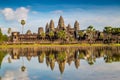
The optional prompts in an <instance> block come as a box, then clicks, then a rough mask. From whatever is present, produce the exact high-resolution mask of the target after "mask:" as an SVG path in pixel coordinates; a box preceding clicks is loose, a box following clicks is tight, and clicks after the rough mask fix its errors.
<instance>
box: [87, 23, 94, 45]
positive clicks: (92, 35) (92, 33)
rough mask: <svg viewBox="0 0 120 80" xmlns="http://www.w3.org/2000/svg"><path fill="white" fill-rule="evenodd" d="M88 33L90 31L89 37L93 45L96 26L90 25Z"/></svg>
mask: <svg viewBox="0 0 120 80" xmlns="http://www.w3.org/2000/svg"><path fill="white" fill-rule="evenodd" d="M87 33H88V39H89V43H90V45H91V43H92V41H93V38H94V33H95V28H94V27H93V26H92V25H90V26H89V27H88V28H87Z"/></svg>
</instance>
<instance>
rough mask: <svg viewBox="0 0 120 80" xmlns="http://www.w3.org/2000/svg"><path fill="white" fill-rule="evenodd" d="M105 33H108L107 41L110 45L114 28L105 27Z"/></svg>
mask: <svg viewBox="0 0 120 80" xmlns="http://www.w3.org/2000/svg"><path fill="white" fill-rule="evenodd" d="M104 32H105V33H107V40H108V43H110V39H111V33H112V27H111V26H106V27H104Z"/></svg>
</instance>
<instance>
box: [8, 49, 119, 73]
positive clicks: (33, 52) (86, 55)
mask: <svg viewBox="0 0 120 80" xmlns="http://www.w3.org/2000/svg"><path fill="white" fill-rule="evenodd" d="M7 51H8V53H9V54H10V57H9V58H8V62H11V61H10V59H14V60H17V59H18V60H19V59H20V58H22V57H26V58H27V60H28V61H30V60H31V58H34V57H38V62H39V63H44V62H45V63H46V66H48V67H50V68H51V70H54V67H55V66H56V64H55V63H57V64H58V66H59V70H60V72H61V74H62V73H63V72H64V70H65V65H66V64H68V65H71V63H72V62H74V65H75V67H76V69H78V68H79V67H80V60H85V61H87V63H88V64H89V65H93V64H94V63H95V62H96V59H97V58H101V57H103V59H104V61H105V62H106V63H112V62H118V61H120V47H87V48H84V47H83V48H75V49H74V48H52V49H51V48H15V49H9V50H7ZM23 67H24V66H23Z"/></svg>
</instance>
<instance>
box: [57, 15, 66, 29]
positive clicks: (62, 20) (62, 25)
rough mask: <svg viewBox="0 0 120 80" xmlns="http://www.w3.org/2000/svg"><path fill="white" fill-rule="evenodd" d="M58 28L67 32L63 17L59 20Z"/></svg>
mask: <svg viewBox="0 0 120 80" xmlns="http://www.w3.org/2000/svg"><path fill="white" fill-rule="evenodd" d="M58 28H59V29H62V30H65V24H64V19H63V17H62V16H60V18H59V22H58Z"/></svg>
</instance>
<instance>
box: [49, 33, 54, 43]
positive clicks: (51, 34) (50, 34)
mask: <svg viewBox="0 0 120 80" xmlns="http://www.w3.org/2000/svg"><path fill="white" fill-rule="evenodd" d="M49 37H50V40H51V41H52V38H53V37H54V32H53V31H50V32H49Z"/></svg>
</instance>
